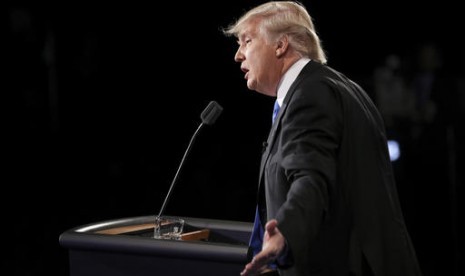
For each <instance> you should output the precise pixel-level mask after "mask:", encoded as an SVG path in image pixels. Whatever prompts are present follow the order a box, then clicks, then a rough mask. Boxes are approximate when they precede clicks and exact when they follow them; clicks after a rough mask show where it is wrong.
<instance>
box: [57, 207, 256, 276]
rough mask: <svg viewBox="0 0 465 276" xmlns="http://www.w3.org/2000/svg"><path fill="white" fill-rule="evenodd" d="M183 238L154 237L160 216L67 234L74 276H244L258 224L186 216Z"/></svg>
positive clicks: (62, 241)
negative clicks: (252, 233) (251, 235)
mask: <svg viewBox="0 0 465 276" xmlns="http://www.w3.org/2000/svg"><path fill="white" fill-rule="evenodd" d="M182 218H183V219H184V220H185V226H184V231H183V235H182V239H181V240H158V239H154V238H153V228H154V221H155V216H141V217H133V218H125V219H117V220H110V221H102V222H98V223H94V224H88V225H83V226H79V227H76V228H73V229H70V230H67V231H65V232H63V233H62V234H61V235H60V237H59V242H60V245H61V246H62V247H64V248H67V249H68V255H69V267H70V276H94V275H95V276H97V275H98V276H102V275H105V276H148V275H151V276H153V275H160V276H163V275H193V276H196V275H199V276H200V275H202V276H207V275H215V276H218V275H221V276H228V275H234V276H238V275H239V274H240V272H241V271H242V269H243V268H244V265H245V264H246V263H247V257H248V255H247V254H248V242H249V238H250V234H251V231H252V227H253V224H252V223H246V222H237V221H224V220H213V219H201V218H188V217H182Z"/></svg>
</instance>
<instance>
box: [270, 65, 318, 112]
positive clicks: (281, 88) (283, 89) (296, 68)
mask: <svg viewBox="0 0 465 276" xmlns="http://www.w3.org/2000/svg"><path fill="white" fill-rule="evenodd" d="M309 61H310V59H309V58H305V57H303V58H301V59H299V60H298V61H296V62H295V63H294V64H292V66H291V67H290V68H289V69H288V70H287V71H286V73H284V75H283V77H282V78H281V81H280V82H279V84H278V93H277V99H276V100H277V101H278V103H279V106H282V105H283V101H284V97H286V94H287V92H288V91H289V88H290V87H291V85H292V83H293V82H294V81H295V79H296V78H297V76H298V75H299V73H300V71H302V69H303V68H304V67H305V65H306V64H307V63H308V62H309Z"/></svg>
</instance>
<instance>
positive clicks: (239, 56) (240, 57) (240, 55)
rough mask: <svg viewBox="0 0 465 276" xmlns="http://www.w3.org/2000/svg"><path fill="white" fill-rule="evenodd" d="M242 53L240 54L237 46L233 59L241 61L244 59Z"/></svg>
mask: <svg viewBox="0 0 465 276" xmlns="http://www.w3.org/2000/svg"><path fill="white" fill-rule="evenodd" d="M244 58H245V57H244V54H242V50H241V47H239V48H237V51H236V54H235V55H234V60H235V61H236V62H242V61H243V60H244Z"/></svg>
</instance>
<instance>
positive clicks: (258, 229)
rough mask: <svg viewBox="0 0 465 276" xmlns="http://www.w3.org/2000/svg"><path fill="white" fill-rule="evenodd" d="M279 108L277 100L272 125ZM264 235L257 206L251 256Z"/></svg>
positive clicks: (271, 265) (261, 242)
mask: <svg viewBox="0 0 465 276" xmlns="http://www.w3.org/2000/svg"><path fill="white" fill-rule="evenodd" d="M279 108H280V106H279V103H278V100H276V101H275V103H274V108H273V116H272V122H273V123H274V120H275V119H276V116H277V115H278V112H279ZM264 233H265V230H264V227H263V225H262V223H261V221H260V213H259V211H258V206H257V208H256V210H255V220H254V224H253V230H252V235H251V237H250V242H249V245H250V247H251V249H252V256H255V255H257V253H258V252H260V251H261V250H262V245H263V235H264ZM269 267H270V268H272V269H274V268H276V265H275V264H270V265H269Z"/></svg>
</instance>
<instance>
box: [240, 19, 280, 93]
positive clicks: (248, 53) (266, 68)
mask: <svg viewBox="0 0 465 276" xmlns="http://www.w3.org/2000/svg"><path fill="white" fill-rule="evenodd" d="M244 24H245V26H244V28H243V29H242V31H241V32H240V33H239V35H238V43H239V48H238V49H237V52H236V55H235V56H234V60H235V61H237V62H240V63H241V70H242V71H243V72H244V73H245V76H244V78H245V79H246V80H247V87H248V88H249V89H251V90H255V91H257V92H259V93H262V94H265V95H268V96H276V88H277V85H278V82H279V80H280V78H281V74H280V72H281V71H280V67H279V65H280V60H279V59H278V58H277V56H276V47H275V43H271V42H269V41H268V40H267V39H266V37H265V35H264V34H263V32H261V31H260V30H259V28H258V26H259V25H258V24H259V22H258V21H257V20H251V21H249V22H247V23H244Z"/></svg>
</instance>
